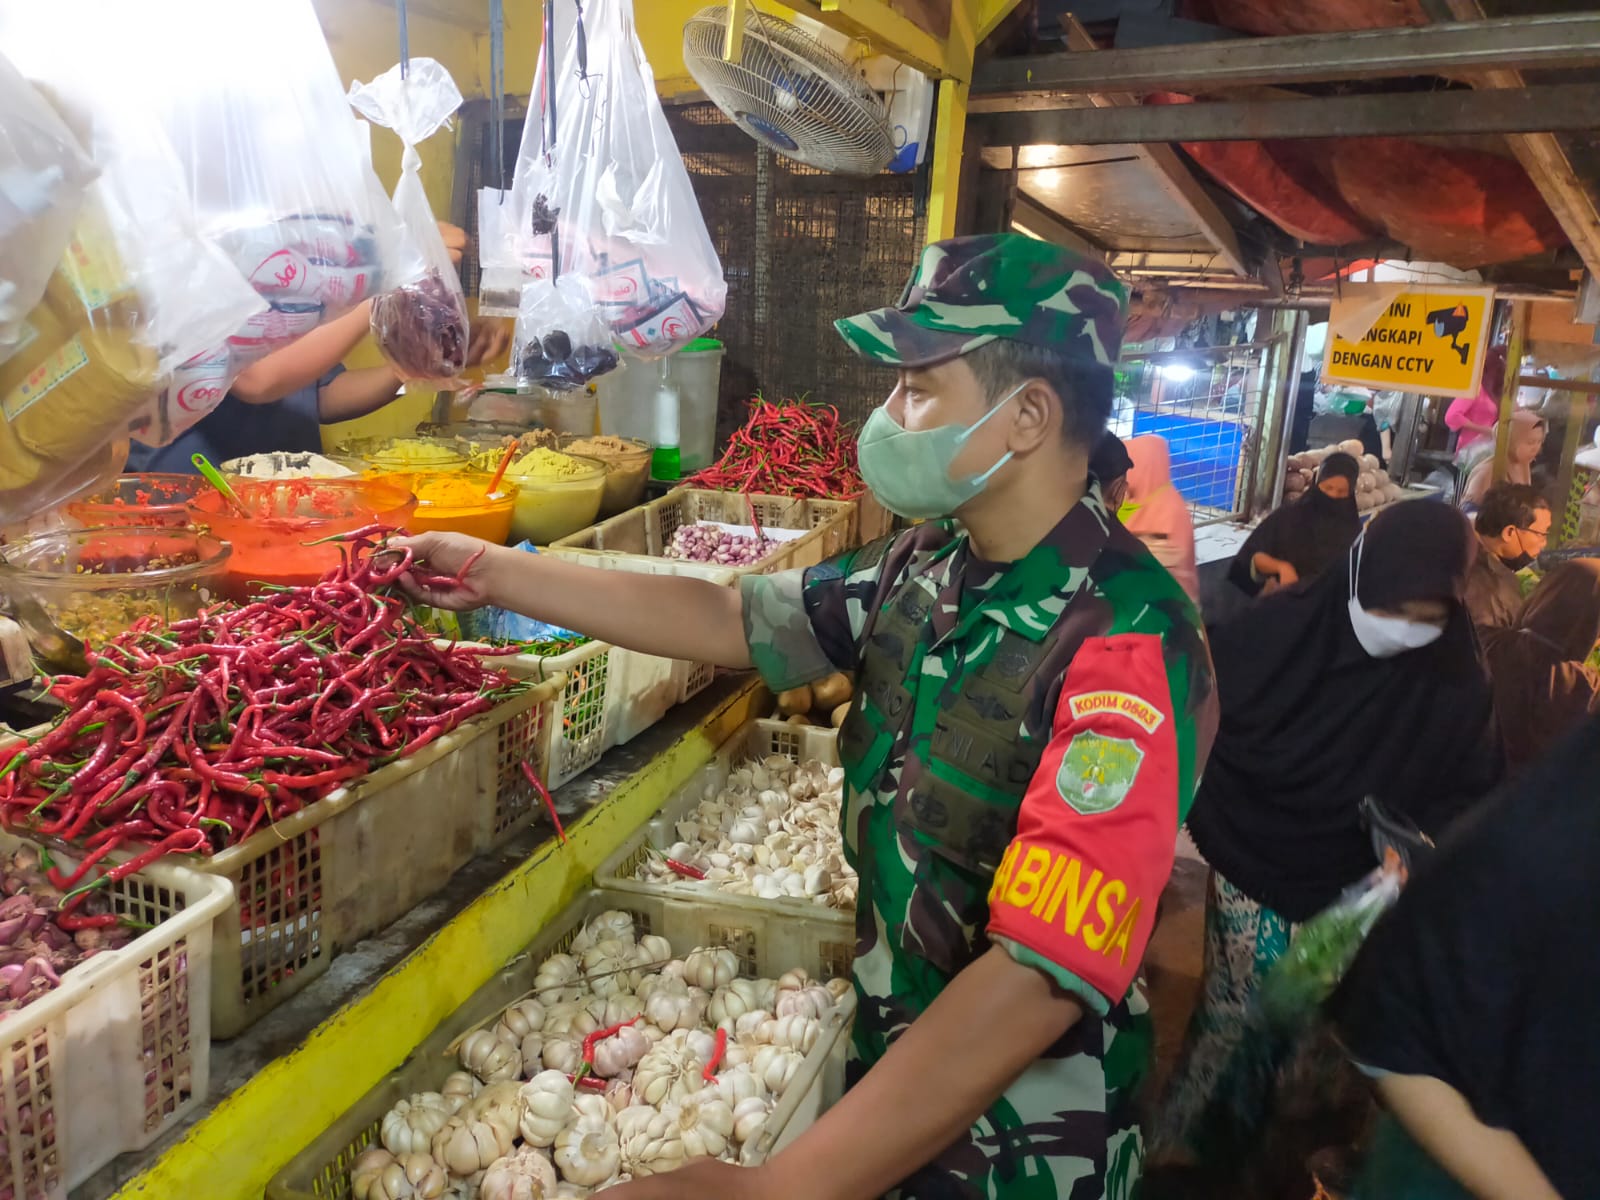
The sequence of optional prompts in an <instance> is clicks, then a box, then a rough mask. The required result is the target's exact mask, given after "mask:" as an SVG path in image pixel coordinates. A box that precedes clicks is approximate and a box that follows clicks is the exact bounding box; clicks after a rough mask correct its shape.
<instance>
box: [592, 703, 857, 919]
mask: <svg viewBox="0 0 1600 1200" xmlns="http://www.w3.org/2000/svg"><path fill="white" fill-rule="evenodd" d="M774 754H781V755H783V756H784V757H785V758H788V759H790V760H792V761H794V762H802V763H803V762H810V761H812V760H816V761H817V762H820V763H823V764H824V765H826V766H830V767H835V766H838V765H839V732H838V730H836V729H822V728H820V727H818V726H815V725H790V724H788V723H787V722H784V721H769V720H759V721H751V722H750V723H749V724H748V725H746V726H745V727H744V728H743V729H741V730H740V731H739V732H738V733H736V734H734V735H733V736H732V737H730V738H729V739H728V740H727V741H726V742H724V743H723V744H722V745H721V747H719V748H718V750H717V753H716V757H715V758H713V759H712V760H711V761H710V762H709V763H707V764H706V765H705V766H704V767H702V768H700V770H698V771H696V772H695V774H694V777H693V778H692V779H690V780H689V782H688V783H686V784H684V785H683V787H681V788H679V789H678V791H676V792H675V793H673V795H672V798H671V799H669V800H668V801H667V802H666V803H665V804H663V805H662V806H661V811H660V812H658V813H657V814H656V816H655V817H654V818H653V819H652V820H650V821H649V822H647V823H646V824H645V825H644V826H643V827H642V828H641V829H639V830H638V832H636V833H634V834H633V835H632V836H631V837H629V838H628V840H627V841H625V842H623V843H622V845H621V846H620V847H619V848H618V849H617V851H616V852H615V853H614V854H612V855H610V856H609V857H608V858H607V859H606V860H605V861H604V862H602V863H601V864H600V866H599V868H598V869H596V871H595V873H594V882H595V886H596V887H605V888H613V889H615V890H616V891H619V892H624V893H627V894H630V895H632V894H640V895H647V896H674V897H678V896H707V897H715V899H716V902H717V903H718V904H725V905H727V906H728V907H730V908H735V909H745V910H749V911H751V912H759V913H771V914H773V915H775V916H777V915H781V916H789V915H791V914H793V915H800V916H805V917H808V918H815V919H816V920H818V921H822V922H826V923H828V924H829V925H831V926H836V927H837V928H838V929H839V931H840V932H839V935H838V936H841V937H848V936H853V935H852V934H851V931H852V930H853V929H854V928H855V913H854V912H849V911H845V910H843V909H837V908H828V907H826V906H824V905H821V904H818V903H817V902H816V901H815V900H811V899H802V898H800V897H797V896H785V897H783V898H781V899H778V900H762V899H759V898H757V897H755V896H736V895H733V894H731V893H728V892H724V891H722V890H721V889H720V888H718V887H717V886H716V884H714V883H707V882H705V881H704V880H700V879H687V878H684V879H673V880H670V881H667V882H647V881H645V880H642V879H635V878H634V875H633V873H634V870H635V869H636V868H637V867H638V865H639V864H640V863H641V862H643V861H644V859H645V858H647V857H648V856H649V855H651V854H652V853H664V852H665V851H666V850H667V848H668V847H669V846H671V845H672V844H673V843H674V842H676V841H677V840H678V835H677V831H676V825H677V823H678V821H679V820H680V819H681V818H682V817H685V816H687V815H688V814H689V813H691V812H693V811H694V810H695V809H696V808H697V807H698V806H699V804H700V801H701V800H703V799H704V798H705V795H706V792H707V790H708V789H711V788H717V789H720V788H721V787H722V786H723V785H724V784H726V783H727V782H728V774H729V772H731V771H732V770H733V768H734V767H736V766H738V765H740V764H741V763H745V762H749V761H750V760H751V759H756V758H766V757H768V756H769V755H774Z"/></svg>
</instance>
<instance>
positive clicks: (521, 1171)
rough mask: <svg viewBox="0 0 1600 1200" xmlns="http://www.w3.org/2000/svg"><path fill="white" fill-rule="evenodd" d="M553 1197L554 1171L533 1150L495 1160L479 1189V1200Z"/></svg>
mask: <svg viewBox="0 0 1600 1200" xmlns="http://www.w3.org/2000/svg"><path fill="white" fill-rule="evenodd" d="M555 1194H556V1169H555V1168H554V1167H553V1166H551V1165H550V1160H549V1159H548V1158H546V1157H545V1153H544V1151H543V1150H540V1149H538V1148H537V1147H534V1146H523V1147H522V1148H521V1149H520V1150H516V1151H514V1152H512V1153H511V1154H508V1155H506V1156H504V1157H503V1158H497V1159H496V1160H495V1161H494V1162H492V1163H490V1164H489V1169H488V1170H487V1171H485V1172H484V1173H483V1181H482V1182H481V1183H479V1185H478V1196H479V1198H480V1200H549V1198H550V1197H553V1196H554V1195H555Z"/></svg>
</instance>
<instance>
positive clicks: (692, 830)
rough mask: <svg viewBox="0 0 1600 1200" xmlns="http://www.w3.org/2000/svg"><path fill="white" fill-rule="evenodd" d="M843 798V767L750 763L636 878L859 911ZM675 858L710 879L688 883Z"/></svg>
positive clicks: (709, 795)
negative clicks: (842, 819) (843, 833)
mask: <svg viewBox="0 0 1600 1200" xmlns="http://www.w3.org/2000/svg"><path fill="white" fill-rule="evenodd" d="M843 795H844V770H843V769H842V768H840V767H825V766H823V765H822V764H821V763H819V762H814V761H813V762H808V763H805V764H803V765H799V764H796V763H795V762H794V761H793V760H791V759H788V758H785V757H784V756H783V755H781V754H774V755H771V756H769V757H766V758H763V759H760V760H758V761H755V762H749V763H745V764H743V765H742V766H738V767H735V768H734V769H733V770H732V771H731V772H729V774H728V781H727V783H726V784H724V785H723V786H722V787H721V788H718V787H717V786H716V785H715V784H712V785H709V786H707V788H706V791H705V797H704V799H702V800H701V801H700V805H699V807H697V808H696V809H695V810H694V812H692V813H690V814H689V815H688V816H686V817H684V818H683V819H682V820H680V821H678V822H677V824H676V826H675V829H674V832H675V833H676V835H677V839H678V840H677V841H675V842H674V843H673V844H672V845H670V846H669V847H667V850H666V853H665V856H662V855H660V854H647V855H646V856H645V857H644V859H643V860H642V861H641V862H640V863H639V865H638V866H637V867H635V868H634V873H633V877H634V878H635V879H641V880H644V881H646V882H649V883H658V884H663V885H670V886H673V887H674V888H680V889H684V890H705V889H714V890H717V891H721V892H727V893H730V894H732V895H735V896H755V897H757V898H759V899H762V900H778V899H782V898H783V897H793V898H795V899H802V900H804V899H809V900H812V901H814V902H815V903H817V904H821V905H826V906H827V907H829V908H838V909H845V910H847V911H853V910H854V909H855V906H856V888H857V882H856V873H855V871H854V870H853V869H852V868H851V866H850V864H849V863H847V862H845V860H844V849H843V846H842V845H841V844H840V840H839V809H840V806H841V804H842V802H843ZM669 859H670V860H672V862H676V863H682V864H686V865H687V866H690V867H693V868H695V869H696V870H699V871H702V872H704V873H705V879H704V880H698V879H693V878H688V877H686V876H685V875H684V874H683V872H681V871H680V870H678V869H677V868H675V867H674V866H672V865H671V863H670V862H669V861H668V860H669Z"/></svg>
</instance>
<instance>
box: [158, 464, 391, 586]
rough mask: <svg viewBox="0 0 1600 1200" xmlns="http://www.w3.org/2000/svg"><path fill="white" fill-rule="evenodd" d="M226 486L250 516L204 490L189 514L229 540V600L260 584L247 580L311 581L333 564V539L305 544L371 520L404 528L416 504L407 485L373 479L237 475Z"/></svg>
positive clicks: (335, 545) (335, 555)
mask: <svg viewBox="0 0 1600 1200" xmlns="http://www.w3.org/2000/svg"><path fill="white" fill-rule="evenodd" d="M232 485H233V490H234V492H235V493H237V494H238V496H239V499H240V500H241V501H242V502H243V504H244V506H245V509H246V510H247V511H248V512H249V514H250V515H249V516H248V517H245V516H241V515H240V514H239V513H238V512H236V511H235V510H234V509H233V507H232V506H231V505H229V504H228V502H227V501H226V500H224V499H223V498H222V495H221V493H219V492H216V491H207V492H201V493H200V495H198V496H196V497H195V498H194V500H192V501H191V502H190V504H189V519H190V522H191V523H192V524H194V525H196V526H204V527H206V528H208V529H209V530H210V531H211V532H212V533H213V534H215V535H216V536H217V537H219V538H222V539H223V540H224V541H226V542H228V543H230V544H231V545H232V546H233V557H232V559H230V560H229V563H228V572H227V575H226V576H225V577H224V580H223V587H224V590H225V591H226V592H227V594H228V595H229V596H230V597H231V598H234V599H242V598H244V597H246V596H248V595H250V594H251V593H252V592H253V591H256V590H259V589H257V588H254V587H253V586H252V585H254V584H258V583H266V584H274V585H278V586H283V587H303V586H307V585H309V584H313V583H316V582H317V580H319V579H321V578H322V576H323V575H325V574H327V572H328V571H330V570H332V569H333V568H334V567H336V566H338V565H339V543H338V542H323V543H322V544H321V545H317V546H308V545H306V543H307V542H311V541H316V540H317V539H319V538H325V537H329V536H331V535H333V534H338V533H349V532H351V531H352V530H355V529H360V528H361V527H362V526H363V525H371V524H374V523H377V524H381V525H394V526H400V527H405V526H406V525H408V524H409V523H410V520H411V514H412V512H413V511H414V510H415V509H416V506H417V501H416V497H414V496H413V495H412V494H411V493H410V492H409V491H407V490H405V489H403V488H399V487H395V486H394V485H392V484H388V483H380V482H378V481H376V480H371V479H242V478H241V479H234V480H233V481H232Z"/></svg>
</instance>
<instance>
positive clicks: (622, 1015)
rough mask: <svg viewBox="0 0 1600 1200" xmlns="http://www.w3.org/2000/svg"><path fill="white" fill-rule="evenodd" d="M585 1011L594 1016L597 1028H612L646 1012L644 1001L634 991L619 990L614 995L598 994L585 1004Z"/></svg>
mask: <svg viewBox="0 0 1600 1200" xmlns="http://www.w3.org/2000/svg"><path fill="white" fill-rule="evenodd" d="M583 1011H584V1012H586V1013H588V1014H589V1015H590V1016H591V1017H593V1018H594V1022H595V1028H597V1029H610V1028H611V1027H612V1026H613V1025H621V1024H622V1023H623V1022H624V1021H631V1020H633V1019H634V1018H635V1017H637V1016H641V1015H643V1013H644V1001H642V1000H640V999H639V997H637V996H635V995H634V994H633V993H632V992H618V993H617V994H616V995H614V996H605V997H601V996H596V997H595V998H594V999H592V1000H590V1001H589V1003H588V1004H586V1005H584V1008H583Z"/></svg>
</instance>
